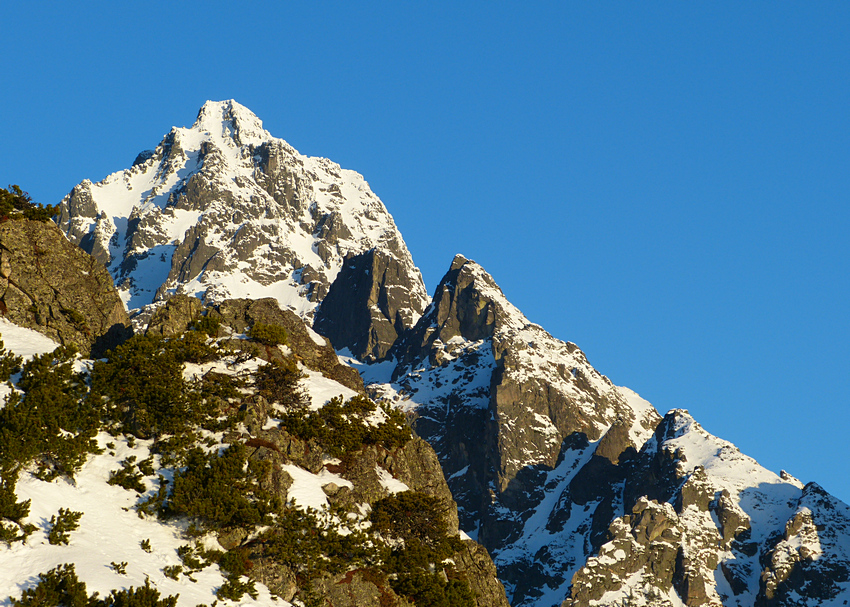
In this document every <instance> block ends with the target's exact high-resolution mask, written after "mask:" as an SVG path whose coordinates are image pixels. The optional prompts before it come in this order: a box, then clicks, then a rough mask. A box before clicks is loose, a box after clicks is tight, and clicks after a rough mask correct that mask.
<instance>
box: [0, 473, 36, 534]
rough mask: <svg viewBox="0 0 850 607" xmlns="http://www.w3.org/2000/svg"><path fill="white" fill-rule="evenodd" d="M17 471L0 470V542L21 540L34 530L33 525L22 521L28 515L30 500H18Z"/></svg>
mask: <svg viewBox="0 0 850 607" xmlns="http://www.w3.org/2000/svg"><path fill="white" fill-rule="evenodd" d="M17 480H18V473H17V471H11V470H7V471H0V542H5V543H6V544H11V543H12V542H22V541H24V540H26V539H27V538H28V537H29V536H30V534H31V533H32V532H33V531H35V530H36V527H35V525H31V524H28V523H26V524H25V523H23V522H22V521H23V519H24V518H26V517H27V515H29V512H30V500H27V501H25V502H19V501H18V496H17V495H15V485H16V484H17Z"/></svg>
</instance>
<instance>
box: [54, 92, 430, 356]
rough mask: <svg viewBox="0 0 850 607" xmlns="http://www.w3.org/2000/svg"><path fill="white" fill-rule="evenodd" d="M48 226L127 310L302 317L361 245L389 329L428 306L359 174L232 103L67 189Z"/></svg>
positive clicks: (217, 105) (213, 105)
mask: <svg viewBox="0 0 850 607" xmlns="http://www.w3.org/2000/svg"><path fill="white" fill-rule="evenodd" d="M59 225H60V227H61V229H62V231H63V232H65V234H66V235H67V236H68V238H69V239H70V240H71V241H72V242H74V243H75V244H78V245H79V246H80V247H81V248H83V249H84V250H85V251H87V252H88V253H90V254H92V255H93V256H94V257H96V258H97V259H98V260H99V261H101V262H102V263H104V264H106V265H107V266H108V268H109V270H110V272H111V274H112V276H113V278H114V280H115V283H116V284H117V285H118V288H119V290H120V291H121V292H122V293H123V295H124V297H125V298H126V300H127V301H128V307H129V308H131V309H134V308H139V307H143V306H146V305H148V304H151V303H153V302H155V301H160V300H162V299H165V298H167V296H169V295H171V294H174V293H185V294H188V295H200V296H203V297H204V298H205V300H206V301H207V302H208V303H210V302H220V301H223V300H224V299H228V298H234V297H240V296H251V297H257V296H273V297H275V298H276V299H278V301H280V302H281V304H282V305H284V306H285V307H290V308H292V309H294V310H295V311H296V313H298V314H299V315H301V316H304V317H309V316H310V315H311V314H312V313H313V311H314V309H315V307H316V306H317V305H318V303H319V302H320V301H322V299H323V298H324V297H325V295H326V294H327V293H328V289H329V288H330V286H331V284H332V283H333V282H334V279H335V278H336V276H337V273H338V272H339V271H340V269H341V268H342V267H343V263H344V260H345V259H346V258H348V257H351V256H356V255H360V254H361V253H364V252H366V251H369V250H372V249H374V250H376V251H378V252H379V253H380V254H381V255H380V256H379V257H380V259H382V260H383V261H379V262H378V263H379V265H380V264H385V265H389V266H391V267H389V268H387V272H388V274H387V277H386V280H385V284H384V288H385V290H389V291H391V293H390V295H391V297H389V298H388V300H387V301H388V304H387V305H386V306H385V307H384V309H383V311H384V312H385V313H386V314H388V316H386V318H387V319H388V320H389V322H390V324H391V325H392V326H393V328H394V330H395V331H396V332H398V331H400V330H402V329H404V328H407V327H409V326H410V325H412V324H413V323H414V322H415V321H416V318H418V315H419V312H421V310H422V309H423V308H424V307H425V304H426V302H427V299H428V297H427V293H426V292H425V287H424V284H423V282H422V277H421V275H420V274H419V271H418V270H417V269H416V267H415V266H414V265H413V260H412V259H411V257H410V253H409V252H408V250H407V247H406V246H405V244H404V241H403V240H402V238H401V235H400V234H399V232H398V230H397V229H396V226H395V224H394V222H393V220H392V217H391V216H390V215H389V213H388V212H387V210H386V208H385V207H384V205H383V203H381V201H380V200H379V199H378V197H377V196H375V194H373V193H372V191H371V190H370V189H369V185H368V184H367V183H366V181H365V180H364V179H363V177H362V176H361V175H359V174H357V173H355V172H354V171H348V170H344V169H341V168H340V167H339V165H337V164H334V163H333V162H331V161H329V160H326V159H323V158H308V157H306V156H302V155H301V154H299V153H298V152H297V151H295V150H294V149H293V148H292V147H291V146H290V145H289V144H287V143H286V142H285V141H283V140H281V139H276V138H274V137H272V136H271V135H270V134H269V133H268V132H267V131H265V130H264V129H263V127H262V122H261V121H260V120H259V119H258V118H257V117H256V116H255V115H254V114H253V113H251V112H250V111H249V110H248V109H247V108H245V107H243V106H241V105H239V104H238V103H236V102H235V101H223V102H207V103H206V104H205V105H204V106H203V107H202V108H201V110H200V112H199V113H198V118H197V120H196V121H195V124H194V125H192V127H191V128H173V129H172V130H171V132H169V133H168V134H167V135H166V136H165V138H164V139H163V140H162V142H161V143H160V144H159V146H157V148H156V149H155V150H153V151H152V152H150V151H149V152H144V153H142V154H140V155H139V157H138V158H137V159H136V161H135V162H134V164H133V166H132V167H131V168H130V169H127V170H125V171H122V172H119V173H114V174H113V175H110V176H109V177H107V178H106V179H104V180H103V181H101V182H99V183H92V182H90V181H83V182H82V183H80V184H79V185H77V186H76V187H75V188H74V189H73V190H72V191H71V193H70V194H68V196H66V197H65V199H64V200H63V201H62V204H61V208H60V213H59ZM388 260H389V261H391V263H389V262H388ZM400 285H404V288H405V289H406V290H407V292H406V293H405V294H404V295H403V296H402V295H398V294H397V293H395V289H396V287H398V286H400ZM338 290H339V289H338ZM379 305H380V304H379ZM378 337H381V338H384V337H385V335H379V336H378ZM355 339H362V337H357V338H355ZM376 339H377V338H376ZM366 341H367V342H368V341H369V340H368V339H367V340H366ZM364 344H366V342H364ZM373 346H374V347H373ZM375 347H377V349H376V350H375ZM364 348H366V349H369V350H370V351H371V350H375V351H376V352H380V351H381V350H382V349H385V348H384V346H376V344H374V343H373V344H371V345H368V344H366V345H364ZM364 351H366V350H364Z"/></svg>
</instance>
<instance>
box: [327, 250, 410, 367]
mask: <svg viewBox="0 0 850 607" xmlns="http://www.w3.org/2000/svg"><path fill="white" fill-rule="evenodd" d="M417 288H418V287H417V285H416V284H413V283H411V276H410V273H409V272H408V271H407V269H406V267H405V266H404V265H403V264H401V263H400V262H399V261H398V260H397V259H395V258H394V257H392V256H389V255H387V254H386V253H383V252H381V251H379V250H376V249H370V250H369V251H366V252H365V253H360V254H359V255H352V256H351V257H348V258H347V259H346V260H345V261H344V262H343V264H342V269H341V270H340V272H339V274H338V275H337V277H336V280H335V281H334V282H333V284H332V285H331V288H330V291H328V294H327V296H326V297H325V299H324V300H323V301H322V305H321V306H320V307H319V310H318V312H317V313H316V320H315V322H314V323H313V327H314V328H315V329H316V331H318V332H319V333H321V334H322V335H324V336H325V337H327V338H328V339H330V340H331V343H332V344H333V345H334V347H335V348H336V349H337V350H342V349H343V348H348V349H349V350H350V351H351V353H352V354H353V355H354V356H356V357H357V358H358V359H360V360H365V361H370V362H374V361H376V360H381V359H383V358H384V357H385V356H386V355H387V352H389V350H390V348H391V347H392V346H393V345H394V344H395V342H396V340H397V339H398V337H399V335H401V334H402V333H403V332H404V331H405V330H406V329H408V328H409V327H412V326H413V324H414V323H415V322H416V320H418V319H419V316H421V314H422V312H423V310H424V309H425V306H424V300H422V299H420V298H418V297H416V293H417ZM412 295H413V296H412Z"/></svg>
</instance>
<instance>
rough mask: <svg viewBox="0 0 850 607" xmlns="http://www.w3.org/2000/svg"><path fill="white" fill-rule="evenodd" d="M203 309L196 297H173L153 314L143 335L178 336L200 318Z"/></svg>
mask: <svg viewBox="0 0 850 607" xmlns="http://www.w3.org/2000/svg"><path fill="white" fill-rule="evenodd" d="M203 307H204V305H203V303H201V300H200V299H198V298H197V297H189V296H188V295H175V296H174V297H172V298H171V299H169V300H168V301H166V302H165V304H164V305H163V306H162V307H160V308H159V309H158V310H157V311H156V312H154V314H153V316H152V317H151V319H150V321H149V322H148V326H147V329H146V330H145V334H146V335H159V336H161V337H172V336H173V335H180V334H181V333H183V332H184V331H186V330H187V329H188V328H189V326H190V325H191V324H192V323H193V322H195V321H196V320H197V319H198V317H200V315H201V310H202V309H203Z"/></svg>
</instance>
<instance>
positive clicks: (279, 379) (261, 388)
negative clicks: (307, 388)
mask: <svg viewBox="0 0 850 607" xmlns="http://www.w3.org/2000/svg"><path fill="white" fill-rule="evenodd" d="M302 377H304V375H303V373H301V371H300V370H299V369H298V363H296V362H295V361H294V360H292V359H291V358H285V359H283V360H277V359H272V360H271V361H269V362H268V364H265V365H262V366H261V367H260V368H259V369H257V371H256V373H255V374H254V386H255V387H256V389H257V393H258V394H260V396H262V397H263V398H265V399H266V400H268V401H269V402H272V403H278V404H280V405H283V406H285V407H293V408H301V407H303V406H304V405H306V402H307V399H306V397H305V396H304V394H303V392H302V391H301V389H300V387H299V385H298V382H299V380H301V378H302Z"/></svg>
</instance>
